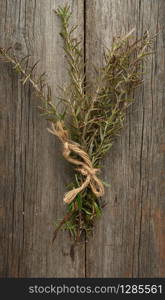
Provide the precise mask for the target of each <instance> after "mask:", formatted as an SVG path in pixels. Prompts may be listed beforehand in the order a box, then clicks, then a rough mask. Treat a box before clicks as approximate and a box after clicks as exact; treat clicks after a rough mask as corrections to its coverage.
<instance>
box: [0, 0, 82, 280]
mask: <svg viewBox="0 0 165 300" xmlns="http://www.w3.org/2000/svg"><path fill="white" fill-rule="evenodd" d="M66 2H67V3H68V2H69V4H70V6H71V9H72V11H73V18H72V20H73V22H74V23H76V24H77V23H79V32H78V34H80V35H81V37H82V39H83V28H84V26H83V7H84V6H83V1H72V0H70V1H61V0H60V1H59V0H58V1H54V0H47V1H45V0H41V1H36V0H31V1H25V0H21V1H16V0H14V1H8V0H3V1H1V8H0V16H1V18H0V19H1V21H0V22H1V23H0V32H1V35H0V41H1V42H0V43H1V46H3V47H9V46H13V47H14V49H15V52H16V55H17V56H19V57H23V56H25V55H27V54H31V55H32V62H33V63H34V62H36V61H37V60H38V59H39V58H40V64H39V67H38V69H37V72H40V73H41V72H43V71H45V70H46V71H47V73H48V79H47V80H48V82H49V84H50V85H51V86H52V88H53V93H54V94H55V93H57V85H58V84H60V85H62V86H64V85H66V84H67V82H68V76H67V75H66V68H65V62H64V52H63V50H62V41H61V38H60V36H59V31H60V29H61V24H60V20H59V19H58V18H57V17H56V16H55V14H54V12H53V9H55V8H57V6H58V5H62V4H64V3H66ZM0 92H1V97H0V103H1V132H0V138H1V143H0V151H1V152H0V161H1V187H0V195H1V209H0V222H1V227H0V228H1V229H0V230H1V243H0V248H1V255H0V260H1V261H0V269H1V271H0V274H1V276H4V277H83V276H84V273H85V271H84V270H85V252H84V246H83V245H80V246H76V247H73V245H72V244H73V243H72V242H71V241H70V238H69V236H68V235H67V234H66V233H61V234H60V236H58V237H57V239H56V241H55V243H54V245H53V247H52V245H51V239H52V233H53V230H54V224H55V221H57V219H59V218H62V217H63V215H64V212H65V206H64V204H63V194H64V192H65V190H66V185H67V184H68V183H69V182H70V179H71V172H70V166H69V164H66V163H65V162H64V159H63V158H62V156H61V148H60V146H59V145H58V143H57V140H56V139H55V138H54V137H53V136H51V135H50V134H49V133H48V132H47V130H46V127H47V126H48V124H46V121H45V120H44V119H43V118H41V116H40V115H39V112H38V110H37V106H38V104H39V102H38V101H37V99H36V96H35V95H34V93H33V91H32V90H31V89H30V87H29V86H28V85H27V86H26V87H25V88H24V87H23V86H22V85H21V83H20V82H19V80H18V78H17V76H16V75H15V74H14V71H12V69H11V66H8V65H7V64H5V63H3V64H2V63H1V70H0Z"/></svg>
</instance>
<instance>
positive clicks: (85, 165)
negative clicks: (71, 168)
mask: <svg viewBox="0 0 165 300" xmlns="http://www.w3.org/2000/svg"><path fill="white" fill-rule="evenodd" d="M51 125H52V129H48V131H49V132H50V133H52V134H53V135H55V136H57V137H58V138H59V139H60V141H61V142H62V144H63V156H64V157H65V159H66V160H67V161H69V162H70V163H72V164H74V165H77V166H81V167H79V168H76V170H77V171H78V172H80V173H81V174H82V175H84V176H86V180H85V181H84V182H83V183H82V185H81V186H80V187H78V188H74V189H73V190H71V191H69V192H68V193H66V194H65V196H64V202H66V203H68V204H69V203H71V202H72V201H73V200H74V199H75V197H76V196H77V194H78V193H80V192H81V191H83V190H84V189H85V188H86V187H87V186H88V185H90V187H91V190H92V191H93V193H94V194H95V195H96V196H97V197H101V196H103V195H104V186H103V184H102V182H101V181H100V179H99V178H98V177H97V176H96V173H97V172H98V171H99V169H95V168H93V166H92V162H91V160H90V158H89V156H88V154H87V153H86V152H85V151H84V150H82V149H81V148H80V145H78V144H76V143H74V142H72V141H70V140H69V136H68V131H67V130H65V129H64V127H63V123H62V122H61V121H58V122H57V123H56V126H55V124H54V123H52V124H51ZM71 152H74V153H76V154H77V155H78V156H80V157H81V159H82V160H83V161H79V160H77V159H74V158H72V157H71V156H70V154H71Z"/></svg>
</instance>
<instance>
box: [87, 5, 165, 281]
mask: <svg viewBox="0 0 165 300" xmlns="http://www.w3.org/2000/svg"><path fill="white" fill-rule="evenodd" d="M91 16H92V17H91ZM164 20H165V2H164V0H157V1H155V0H142V1H141V0H127V1H123V0H104V1H101V0H92V1H86V58H87V60H88V64H87V68H86V70H87V79H88V80H91V82H92V80H93V79H92V65H93V64H96V65H100V63H101V57H102V53H103V51H102V50H103V46H104V45H105V46H108V47H109V45H110V44H111V42H112V38H113V36H115V35H117V34H119V35H120V34H124V33H127V32H128V30H130V29H132V28H133V27H134V26H135V27H136V32H137V36H140V35H141V34H142V32H144V31H145V30H146V29H149V30H150V32H151V33H155V32H156V31H157V30H162V29H163V26H164ZM164 41H165V40H164V32H163V31H160V33H159V35H158V37H157V38H156V40H155V42H154V49H155V51H156V53H155V54H154V55H153V56H152V58H150V59H149V61H148V64H147V67H146V71H147V75H146V76H145V82H144V86H143V87H142V88H140V89H139V91H137V93H136V103H135V104H134V105H133V106H132V108H131V109H130V110H129V115H128V117H127V122H126V125H125V129H124V130H123V131H122V133H121V137H119V138H118V141H117V142H116V144H115V145H114V146H113V148H112V150H111V153H110V154H109V155H108V156H107V157H106V159H105V168H104V173H105V179H106V181H107V182H110V183H111V188H110V189H109V190H107V192H106V196H105V199H106V201H107V202H108V206H107V207H106V208H105V212H104V215H103V217H102V218H101V219H100V221H99V222H98V224H97V228H96V234H95V235H94V237H93V239H91V240H89V242H88V244H87V249H86V257H87V262H86V266H87V270H86V274H87V277H161V276H164V270H165V268H164V265H163V263H164V254H165V247H164V246H165V245H164V238H163V236H164V226H163V209H164V203H163V200H164V165H165V164H164V162H165V155H164V150H165V148H164V131H163V121H164V117H165V111H164V106H163V100H164V76H165V68H164V54H165V53H164V46H165V44H164Z"/></svg>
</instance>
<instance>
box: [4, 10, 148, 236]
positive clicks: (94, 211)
mask: <svg viewBox="0 0 165 300" xmlns="http://www.w3.org/2000/svg"><path fill="white" fill-rule="evenodd" d="M55 13H56V14H57V16H58V17H59V18H60V19H61V24H62V30H61V33H60V34H61V37H62V39H63V41H64V51H65V54H66V58H67V63H68V73H69V76H70V84H69V86H68V88H67V89H66V93H65V95H64V97H63V98H59V99H60V102H59V103H60V104H61V102H62V103H63V111H62V113H60V112H59V111H58V105H57V104H54V103H53V100H52V96H51V89H50V87H49V86H48V85H47V84H46V82H45V79H44V74H41V75H40V76H39V77H38V78H35V75H34V70H35V67H36V64H34V65H33V66H32V67H30V68H27V62H28V57H25V58H23V59H22V60H21V61H19V60H18V59H17V58H16V57H15V56H14V55H11V54H10V50H6V49H4V48H0V56H1V57H3V59H4V60H5V61H7V62H10V63H11V64H12V66H13V69H14V70H15V71H16V72H17V73H18V74H20V75H21V81H22V83H23V84H25V83H27V82H29V83H30V84H31V85H32V86H33V88H34V90H35V91H36V93H37V95H38V97H39V98H40V100H41V102H42V106H41V107H40V110H41V111H42V115H44V116H45V117H46V119H48V120H50V121H51V122H53V123H54V124H56V122H57V121H61V120H63V124H64V127H65V129H66V130H67V133H69V138H70V140H71V141H73V142H76V143H77V144H78V145H79V146H80V147H81V149H84V151H85V152H86V153H87V154H88V156H89V157H90V159H91V161H92V164H93V167H95V168H98V167H100V164H101V162H102V159H103V157H104V155H105V154H106V153H107V151H108V150H109V149H110V148H111V146H112V145H113V142H114V140H115V137H116V136H117V135H118V134H119V131H120V129H121V128H122V127H123V124H124V119H125V116H126V110H127V108H128V107H129V105H130V104H131V103H132V102H133V101H134V98H133V94H134V90H135V89H136V88H137V87H138V86H139V85H141V84H142V82H143V78H142V72H141V67H142V64H143V62H144V60H145V58H146V57H147V56H148V55H150V54H151V52H149V49H150V48H151V45H152V39H153V38H151V37H150V36H149V33H148V32H146V33H145V34H144V35H143V36H142V38H141V39H139V40H135V39H134V37H133V32H134V30H131V31H130V32H129V33H128V34H127V35H125V36H124V37H122V38H120V37H118V38H115V39H114V41H113V44H112V47H111V49H105V52H104V65H103V66H102V68H100V69H99V70H98V74H99V75H98V82H96V86H95V88H94V90H95V91H96V92H95V93H93V94H89V93H87V91H86V90H85V87H86V84H84V80H85V74H84V58H83V53H82V49H81V41H79V40H78V39H77V38H75V31H76V28H77V26H72V27H71V26H70V18H71V11H70V8H69V6H68V5H66V6H64V7H59V8H58V9H57V10H56V11H55ZM25 65H26V67H24V66H25ZM72 157H73V158H76V154H72ZM83 181H84V176H83V175H82V174H80V173H79V172H77V171H76V170H75V179H74V182H73V183H72V184H71V185H72V187H73V188H77V187H80V186H81V185H82V182H83ZM103 183H104V182H103ZM105 185H106V184H105ZM104 206H105V203H103V201H102V199H98V198H97V197H96V195H95V194H94V193H93V192H92V191H91V189H90V188H89V187H86V188H85V189H84V190H83V191H81V192H80V193H79V194H78V195H77V196H76V198H75V199H74V201H72V202H71V203H70V204H69V205H67V214H66V216H65V217H64V218H63V220H62V221H61V222H60V223H59V225H58V226H57V228H56V230H55V233H54V238H55V237H56V235H57V233H58V231H59V230H60V229H66V230H68V231H69V233H70V234H71V236H72V237H73V238H74V239H76V240H79V239H80V238H81V236H83V235H84V233H85V235H86V234H88V233H90V232H92V230H93V226H94V222H95V219H96V218H97V217H99V216H100V215H101V213H102V209H103V207H104ZM54 238H53V239H54Z"/></svg>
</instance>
